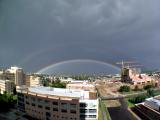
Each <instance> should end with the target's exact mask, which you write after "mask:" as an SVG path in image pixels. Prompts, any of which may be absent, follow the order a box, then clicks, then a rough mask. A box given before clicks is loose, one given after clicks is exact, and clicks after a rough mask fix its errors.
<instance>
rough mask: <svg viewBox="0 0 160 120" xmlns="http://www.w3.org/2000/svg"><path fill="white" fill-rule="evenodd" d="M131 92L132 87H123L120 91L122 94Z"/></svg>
mask: <svg viewBox="0 0 160 120" xmlns="http://www.w3.org/2000/svg"><path fill="white" fill-rule="evenodd" d="M130 90H131V88H130V86H127V85H123V86H121V87H120V89H119V91H120V92H129V91H130Z"/></svg>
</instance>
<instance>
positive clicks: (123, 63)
mask: <svg viewBox="0 0 160 120" xmlns="http://www.w3.org/2000/svg"><path fill="white" fill-rule="evenodd" d="M133 63H137V62H135V61H123V60H122V62H117V63H116V64H118V65H121V68H122V69H123V68H125V67H126V66H125V65H126V64H128V65H129V64H133Z"/></svg>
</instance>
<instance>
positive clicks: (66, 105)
mask: <svg viewBox="0 0 160 120" xmlns="http://www.w3.org/2000/svg"><path fill="white" fill-rule="evenodd" d="M26 104H27V105H29V104H30V103H29V102H28V101H26ZM55 105H56V106H57V105H58V102H57V103H56V102H54V107H56V106H55ZM32 106H35V104H34V103H32ZM38 107H39V108H42V105H38ZM57 107H58V106H57ZM76 107H77V105H76V104H70V106H69V105H68V104H67V103H61V108H65V109H68V108H70V109H76Z"/></svg>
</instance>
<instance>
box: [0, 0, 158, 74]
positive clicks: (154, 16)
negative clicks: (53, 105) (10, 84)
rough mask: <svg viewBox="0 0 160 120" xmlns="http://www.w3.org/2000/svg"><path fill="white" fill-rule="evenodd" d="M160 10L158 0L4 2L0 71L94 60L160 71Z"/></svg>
mask: <svg viewBox="0 0 160 120" xmlns="http://www.w3.org/2000/svg"><path fill="white" fill-rule="evenodd" d="M159 4H160V1H158V0H153V1H145V0H142V1H138V0H134V1H133V0H127V1H124V0H123V1H122V0H119V1H116V0H107V1H106V0H94V1H93V0H87V1H84V0H82V1H72V0H70V1H65V0H55V1H43V0H34V1H32V0H27V1H26V0H14V1H10V0H1V1H0V57H1V59H0V66H1V67H8V66H11V65H18V66H20V67H22V68H24V69H25V71H31V72H37V71H38V70H40V69H42V68H45V67H47V66H48V65H51V64H53V63H58V62H61V61H68V60H77V59H90V60H96V61H103V62H106V63H110V64H114V63H116V62H117V61H121V60H134V61H139V62H140V64H143V65H144V66H146V67H148V68H152V69H157V68H159V67H160V62H159V59H160V57H159V51H160V48H159V44H158V43H159V37H160V36H159V31H160V26H159V23H160V15H159V12H158V10H159V8H160V6H159ZM64 66H66V65H64ZM64 66H63V65H62V66H61V67H62V68H63V67H64ZM95 68H96V67H95Z"/></svg>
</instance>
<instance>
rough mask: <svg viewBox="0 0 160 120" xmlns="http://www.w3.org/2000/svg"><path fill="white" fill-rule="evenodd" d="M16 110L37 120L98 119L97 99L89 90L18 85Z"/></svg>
mask: <svg viewBox="0 0 160 120" xmlns="http://www.w3.org/2000/svg"><path fill="white" fill-rule="evenodd" d="M17 92H18V110H19V111H21V112H25V113H26V114H28V115H29V116H32V117H34V118H37V119H39V120H98V99H97V98H95V99H91V97H90V94H89V93H90V91H86V90H75V89H62V88H50V87H42V86H36V87H29V88H25V87H24V88H23V87H20V88H19V89H17Z"/></svg>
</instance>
